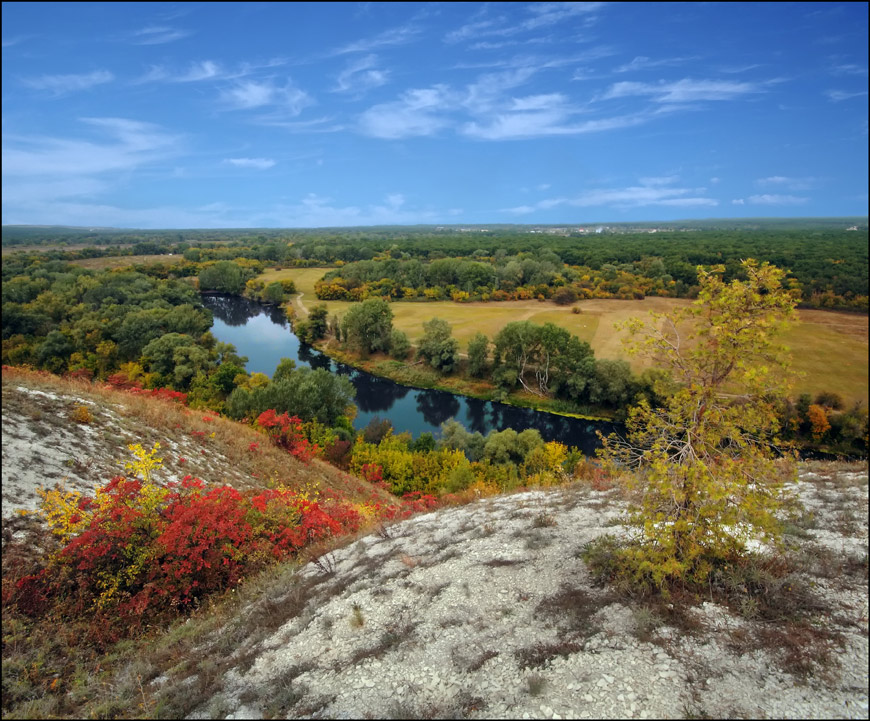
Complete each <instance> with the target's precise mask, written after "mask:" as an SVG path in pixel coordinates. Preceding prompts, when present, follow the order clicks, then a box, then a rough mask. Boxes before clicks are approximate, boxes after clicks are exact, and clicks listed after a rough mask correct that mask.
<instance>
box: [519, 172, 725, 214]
mask: <svg viewBox="0 0 870 721" xmlns="http://www.w3.org/2000/svg"><path fill="white" fill-rule="evenodd" d="M677 180H678V178H676V177H675V176H668V177H662V178H641V179H640V181H639V184H638V185H632V186H629V187H626V188H601V189H597V190H590V191H586V192H585V193H581V194H580V195H577V196H574V197H560V198H549V199H547V200H542V201H540V202H538V203H535V204H534V205H522V206H518V207H516V208H505V209H503V212H507V213H511V214H513V215H528V214H529V213H534V212H537V211H540V210H549V209H551V208H555V207H559V206H569V207H578V208H590V207H607V208H614V209H617V210H625V209H629V208H640V207H646V206H663V207H683V208H689V207H713V206H716V205H718V204H719V201H717V200H715V199H713V198H709V197H706V196H705V195H704V193H705V192H706V189H705V188H681V187H678V186H675V185H674V183H675V182H677Z"/></svg>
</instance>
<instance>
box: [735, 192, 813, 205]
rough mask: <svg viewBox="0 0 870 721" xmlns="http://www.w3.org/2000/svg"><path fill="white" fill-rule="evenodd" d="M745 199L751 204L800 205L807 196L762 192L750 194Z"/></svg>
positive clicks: (805, 200) (806, 199)
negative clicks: (761, 193)
mask: <svg viewBox="0 0 870 721" xmlns="http://www.w3.org/2000/svg"><path fill="white" fill-rule="evenodd" d="M746 200H747V202H749V203H752V204H753V205H802V204H803V203H806V202H807V201H808V200H809V198H801V197H798V196H795V195H776V194H764V195H750V196H749V197H748V198H747V199H746Z"/></svg>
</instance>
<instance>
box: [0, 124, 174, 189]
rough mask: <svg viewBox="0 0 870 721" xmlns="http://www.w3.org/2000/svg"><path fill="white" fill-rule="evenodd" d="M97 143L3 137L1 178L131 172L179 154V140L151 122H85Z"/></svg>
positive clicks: (16, 136)
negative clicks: (95, 134) (97, 134)
mask: <svg viewBox="0 0 870 721" xmlns="http://www.w3.org/2000/svg"><path fill="white" fill-rule="evenodd" d="M81 121H82V122H83V123H85V124H86V125H88V126H90V127H91V128H92V129H94V130H96V131H98V132H99V133H100V137H99V138H98V139H96V140H83V139H78V138H75V139H72V138H61V137H44V136H36V135H15V134H10V133H4V135H3V175H4V176H7V177H10V176H16V177H34V178H35V177H39V176H45V177H47V178H51V179H57V178H58V177H60V178H68V177H72V176H78V177H87V176H93V175H99V174H102V173H109V172H116V171H128V170H132V169H134V168H137V167H139V166H142V165H144V164H146V163H149V162H154V161H155V160H158V159H165V158H166V157H169V156H170V155H173V154H175V153H177V152H178V149H179V146H180V142H181V138H180V137H178V136H177V135H173V134H170V133H168V132H166V131H165V130H163V129H162V128H160V127H159V126H156V125H153V124H151V123H143V122H140V121H136V120H128V119H125V118H81Z"/></svg>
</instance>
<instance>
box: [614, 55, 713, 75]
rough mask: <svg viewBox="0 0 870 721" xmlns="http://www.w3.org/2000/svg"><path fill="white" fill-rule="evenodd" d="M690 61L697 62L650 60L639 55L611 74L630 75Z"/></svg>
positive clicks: (664, 59)
mask: <svg viewBox="0 0 870 721" xmlns="http://www.w3.org/2000/svg"><path fill="white" fill-rule="evenodd" d="M692 60H697V58H694V57H692V58H662V59H660V60H652V59H650V58H647V57H644V56H642V55H639V56H637V57H636V58H635V59H634V60H632V61H631V62H630V63H625V64H624V65H620V66H619V67H617V68H614V70H613V72H615V73H630V72H636V71H638V70H647V69H649V68H660V67H672V66H677V65H684V64H685V63H687V62H690V61H692Z"/></svg>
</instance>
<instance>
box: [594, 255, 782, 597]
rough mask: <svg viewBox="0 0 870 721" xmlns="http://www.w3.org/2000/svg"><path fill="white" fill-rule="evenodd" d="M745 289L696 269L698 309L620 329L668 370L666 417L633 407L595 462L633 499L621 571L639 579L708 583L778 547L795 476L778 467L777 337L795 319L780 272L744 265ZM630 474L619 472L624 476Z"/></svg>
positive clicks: (632, 348) (631, 346) (716, 271)
mask: <svg viewBox="0 0 870 721" xmlns="http://www.w3.org/2000/svg"><path fill="white" fill-rule="evenodd" d="M742 265H743V270H744V272H745V275H746V279H745V280H734V281H732V282H730V283H724V282H723V281H722V278H721V275H722V273H723V272H724V268H723V267H722V266H716V267H714V268H712V269H711V270H709V271H707V270H704V269H703V268H699V269H698V275H699V282H700V292H699V294H698V299H697V301H695V302H694V303H693V304H691V305H689V306H686V307H683V308H680V309H678V310H676V311H673V312H671V313H668V314H664V315H658V314H653V321H652V323H643V322H641V321H640V320H638V319H633V320H631V321H629V322H628V323H627V324H626V325H627V328H628V330H629V331H630V333H631V337H630V338H629V340H628V343H627V345H628V350H629V352H630V353H632V354H640V355H642V356H644V357H646V358H649V359H651V360H653V362H654V363H655V364H656V365H658V366H661V367H664V368H667V369H669V370H670V371H671V374H670V375H671V380H672V382H675V385H674V386H672V387H671V389H670V391H669V392H668V393H664V389H662V391H663V393H664V397H666V398H667V401H666V402H665V404H664V406H663V407H660V408H652V407H650V405H649V404H647V403H646V402H642V403H641V404H640V405H639V406H637V407H635V408H632V409H631V410H630V412H629V418H628V421H627V430H628V433H627V438H625V439H623V438H618V437H616V436H611V437H609V438H607V439H605V445H604V448H603V449H602V450H601V451H600V455H601V457H602V459H603V461H604V463H605V465H606V466H607V467H608V468H609V470H610V471H611V472H616V473H624V474H625V476H626V478H627V483H628V485H629V486H630V488H632V489H633V490H634V491H635V492H636V495H635V496H634V497H635V498H636V499H638V500H636V502H635V504H634V506H633V507H632V509H631V515H630V523H631V526H632V528H633V529H634V530H635V532H636V536H635V539H634V542H633V543H631V544H630V545H629V546H628V547H626V548H623V549H622V550H621V551H620V554H619V562H620V564H621V565H622V567H623V571H626V570H627V571H628V572H629V573H630V574H631V575H632V576H633V577H634V580H635V581H641V582H644V583H648V584H649V583H651V584H655V585H656V586H659V587H664V586H666V585H667V584H668V583H669V582H671V581H675V580H678V581H690V582H703V581H704V580H705V579H706V578H707V576H708V575H709V573H710V572H711V570H712V569H713V568H714V567H715V566H716V565H719V564H725V563H728V562H729V561H733V560H734V559H736V558H738V557H739V556H740V555H742V554H743V553H744V552H745V550H746V544H747V541H749V540H750V539H759V540H765V541H776V540H777V539H778V538H779V524H778V522H777V519H776V517H775V512H776V511H777V509H779V508H780V507H781V505H782V502H783V500H784V498H783V486H784V482H785V480H786V479H788V478H794V477H795V469H794V464H793V463H790V460H791V458H790V457H788V456H787V457H786V458H784V459H783V458H779V459H777V456H779V455H781V454H780V453H779V452H778V451H779V449H778V445H779V442H778V440H777V438H776V435H775V434H776V431H777V429H778V425H779V424H778V418H777V413H776V401H777V399H779V398H781V397H782V396H783V394H784V393H785V391H786V389H787V386H788V368H787V362H786V360H785V357H784V352H785V349H784V348H782V347H781V346H779V345H777V343H776V335H777V334H778V333H779V332H780V331H781V330H782V329H783V328H784V327H785V326H786V324H787V321H788V320H789V319H790V318H791V317H792V316H793V314H794V306H795V302H796V298H795V295H794V291H793V290H791V289H789V288H787V287H786V286H785V285H784V278H785V272H784V271H782V270H780V269H778V268H776V267H774V266H771V265H768V264H767V263H764V264H762V265H759V264H758V263H757V262H755V261H753V260H746V261H743V263H742ZM629 469H630V472H627V473H626V471H629Z"/></svg>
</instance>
